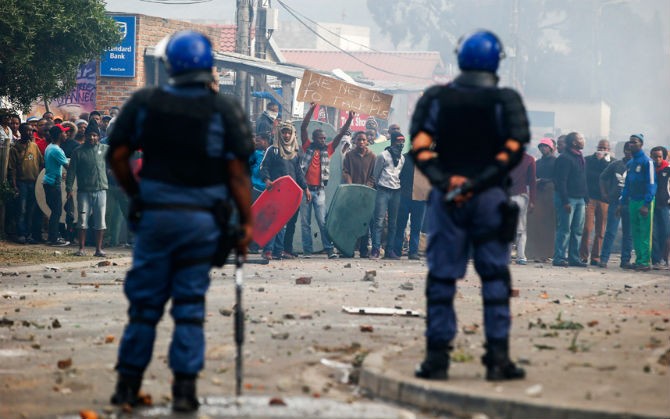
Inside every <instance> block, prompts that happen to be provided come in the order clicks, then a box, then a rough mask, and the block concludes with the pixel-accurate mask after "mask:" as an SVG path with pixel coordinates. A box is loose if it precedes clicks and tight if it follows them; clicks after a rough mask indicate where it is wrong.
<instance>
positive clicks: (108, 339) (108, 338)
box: [105, 335, 115, 343]
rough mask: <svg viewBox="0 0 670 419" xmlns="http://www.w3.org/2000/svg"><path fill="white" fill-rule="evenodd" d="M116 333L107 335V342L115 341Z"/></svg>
mask: <svg viewBox="0 0 670 419" xmlns="http://www.w3.org/2000/svg"><path fill="white" fill-rule="evenodd" d="M114 339H115V337H114V335H107V336H105V343H114Z"/></svg>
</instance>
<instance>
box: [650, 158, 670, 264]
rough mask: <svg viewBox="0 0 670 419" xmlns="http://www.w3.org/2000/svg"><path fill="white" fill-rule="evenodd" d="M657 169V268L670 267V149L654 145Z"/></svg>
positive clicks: (654, 260) (654, 256) (654, 258)
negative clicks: (669, 162)
mask: <svg viewBox="0 0 670 419" xmlns="http://www.w3.org/2000/svg"><path fill="white" fill-rule="evenodd" d="M649 155H650V157H651V159H652V160H653V162H654V168H655V169H656V185H657V187H656V198H655V201H654V228H653V229H652V231H653V238H652V246H651V263H652V268H653V269H655V270H661V269H668V241H669V240H670V184H669V183H668V179H670V166H669V165H668V150H667V149H666V148H665V147H661V146H659V147H654V148H652V149H651V152H650V153H649Z"/></svg>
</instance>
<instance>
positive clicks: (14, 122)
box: [9, 114, 21, 145]
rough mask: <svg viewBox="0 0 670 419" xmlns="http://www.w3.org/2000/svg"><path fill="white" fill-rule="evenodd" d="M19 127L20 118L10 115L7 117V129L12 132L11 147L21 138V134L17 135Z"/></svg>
mask: <svg viewBox="0 0 670 419" xmlns="http://www.w3.org/2000/svg"><path fill="white" fill-rule="evenodd" d="M20 125H21V118H20V117H19V116H18V115H16V114H12V115H9V128H10V129H11V131H12V140H11V143H12V145H14V144H16V142H17V141H19V139H20V138H21V133H19V126H20Z"/></svg>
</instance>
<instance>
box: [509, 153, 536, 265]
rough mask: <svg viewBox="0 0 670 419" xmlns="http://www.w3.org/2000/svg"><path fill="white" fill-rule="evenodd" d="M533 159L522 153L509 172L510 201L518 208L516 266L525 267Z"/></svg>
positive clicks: (533, 186) (532, 195) (532, 205)
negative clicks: (510, 185) (517, 162)
mask: <svg viewBox="0 0 670 419" xmlns="http://www.w3.org/2000/svg"><path fill="white" fill-rule="evenodd" d="M535 176H536V174H535V159H533V158H532V157H531V156H530V154H528V153H524V154H523V157H522V158H521V161H520V162H519V164H518V165H517V166H516V167H515V168H514V169H512V171H511V172H510V179H511V181H512V187H511V188H510V192H509V194H510V195H511V199H512V201H514V202H515V203H516V204H517V205H518V207H519V219H518V221H517V227H516V239H515V240H514V245H515V247H516V264H517V265H526V264H528V259H526V240H527V233H526V232H527V225H528V223H527V220H528V214H529V213H532V212H533V210H534V209H535V195H536V190H537V187H536V183H535Z"/></svg>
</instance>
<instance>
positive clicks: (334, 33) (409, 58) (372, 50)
mask: <svg viewBox="0 0 670 419" xmlns="http://www.w3.org/2000/svg"><path fill="white" fill-rule="evenodd" d="M278 1H279V3H282V2H281V1H280V0H278ZM282 6H284V8H288V9H291V10H292V11H293V12H294V13H295V14H298V15H300V16H302V18H303V19H305V20H307V21H309V22H310V23H312V24H313V25H314V26H316V27H318V28H321V29H323V30H324V31H326V32H328V33H329V34H331V35H334V36H336V37H338V38H340V39H342V40H343V41H346V42H349V43H352V44H354V45H358V46H359V47H363V48H366V49H368V50H370V51H371V52H378V53H381V54H385V53H386V51H379V50H377V49H375V48H372V47H371V46H369V45H366V44H361V43H360V42H356V41H354V40H351V39H349V38H347V37H345V36H342V34H339V33H337V32H335V31H332V30H330V29H328V28H327V27H325V26H323V25H321V24H320V23H319V22H317V21H315V20H313V19H310V18H309V17H308V16H306V15H304V14H303V13H300V12H299V11H297V10H295V9H294V8H292V7H291V6H288V5H286V4H282ZM398 58H402V59H405V60H413V61H415V60H429V59H430V58H413V57H404V56H398Z"/></svg>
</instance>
